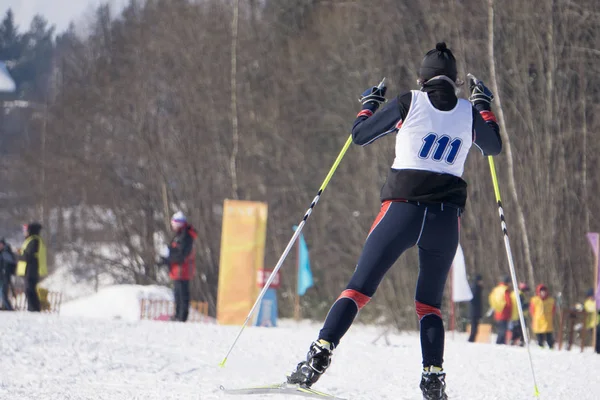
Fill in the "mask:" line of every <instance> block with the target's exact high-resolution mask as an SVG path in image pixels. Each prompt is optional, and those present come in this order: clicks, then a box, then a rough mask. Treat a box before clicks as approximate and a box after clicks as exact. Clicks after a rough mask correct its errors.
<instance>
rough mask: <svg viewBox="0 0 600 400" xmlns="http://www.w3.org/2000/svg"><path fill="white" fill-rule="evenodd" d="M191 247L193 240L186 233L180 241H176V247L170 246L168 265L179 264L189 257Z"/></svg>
mask: <svg viewBox="0 0 600 400" xmlns="http://www.w3.org/2000/svg"><path fill="white" fill-rule="evenodd" d="M193 247H194V238H192V235H190V234H189V233H187V232H186V233H185V234H184V235H183V238H182V239H181V241H177V246H170V249H169V258H168V260H169V263H175V264H181V263H182V262H184V261H185V259H186V258H187V257H188V256H189V255H190V253H191V252H192V248H193Z"/></svg>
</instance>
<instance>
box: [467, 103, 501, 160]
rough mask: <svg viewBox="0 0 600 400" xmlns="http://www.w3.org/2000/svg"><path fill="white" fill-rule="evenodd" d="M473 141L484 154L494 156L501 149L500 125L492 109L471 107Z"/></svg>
mask: <svg viewBox="0 0 600 400" xmlns="http://www.w3.org/2000/svg"><path fill="white" fill-rule="evenodd" d="M473 142H474V143H475V145H476V146H477V147H479V149H480V150H481V152H482V153H483V155H484V156H495V155H497V154H500V151H502V139H501V137H500V127H499V126H498V123H497V122H496V117H495V116H494V113H493V112H492V111H490V110H487V109H484V108H482V109H481V110H478V109H477V108H475V107H473Z"/></svg>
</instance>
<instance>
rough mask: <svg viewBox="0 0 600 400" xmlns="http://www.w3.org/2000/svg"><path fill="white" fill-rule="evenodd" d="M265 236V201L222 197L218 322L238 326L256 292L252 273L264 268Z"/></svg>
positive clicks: (241, 322)
mask: <svg viewBox="0 0 600 400" xmlns="http://www.w3.org/2000/svg"><path fill="white" fill-rule="evenodd" d="M266 237H267V204H266V203H261V202H256V201H241V200H225V202H224V204H223V231H222V233H221V257H220V261H219V293H218V296H217V322H218V323H219V324H223V325H241V324H243V323H244V320H245V319H246V317H247V316H248V313H249V312H250V309H251V308H252V305H253V304H254V302H255V301H256V298H257V296H258V293H259V291H260V289H259V287H258V286H257V284H256V280H257V279H256V276H257V273H258V271H259V270H261V269H263V268H264V266H263V264H264V256H265V240H266ZM251 325H252V324H251Z"/></svg>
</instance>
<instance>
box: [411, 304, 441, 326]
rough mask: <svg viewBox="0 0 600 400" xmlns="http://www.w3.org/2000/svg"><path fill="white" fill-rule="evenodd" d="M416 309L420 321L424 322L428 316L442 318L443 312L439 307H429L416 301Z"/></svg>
mask: <svg viewBox="0 0 600 400" xmlns="http://www.w3.org/2000/svg"><path fill="white" fill-rule="evenodd" d="M415 308H416V309H417V316H418V317H419V321H420V320H422V319H423V318H424V317H426V316H427V315H431V314H434V315H437V316H438V317H440V318H442V312H441V311H440V309H439V308H437V307H432V306H428V305H427V304H423V303H421V302H419V301H415Z"/></svg>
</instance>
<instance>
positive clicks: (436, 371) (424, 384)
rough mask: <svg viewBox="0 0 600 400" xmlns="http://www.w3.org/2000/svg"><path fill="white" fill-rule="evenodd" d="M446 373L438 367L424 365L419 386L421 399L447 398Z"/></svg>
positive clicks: (442, 399)
mask: <svg viewBox="0 0 600 400" xmlns="http://www.w3.org/2000/svg"><path fill="white" fill-rule="evenodd" d="M445 379H446V373H445V372H444V371H443V370H442V369H441V368H440V367H433V366H431V367H425V368H423V374H422V375H421V384H420V385H419V387H420V388H421V391H422V392H423V400H448V396H447V395H446V381H445Z"/></svg>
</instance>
